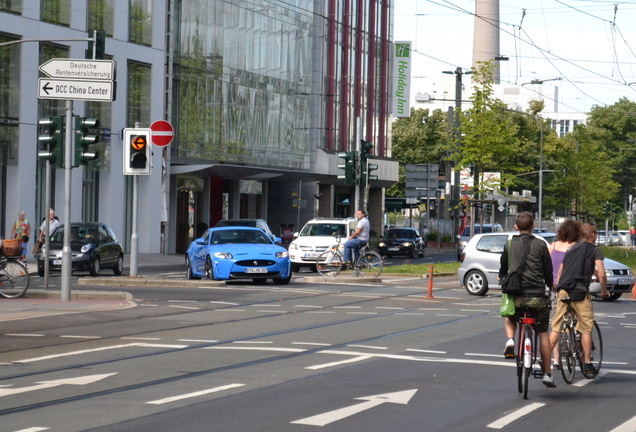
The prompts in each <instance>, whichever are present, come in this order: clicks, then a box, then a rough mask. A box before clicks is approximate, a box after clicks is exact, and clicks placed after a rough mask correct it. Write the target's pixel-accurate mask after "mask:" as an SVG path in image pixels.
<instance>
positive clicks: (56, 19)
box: [40, 0, 71, 26]
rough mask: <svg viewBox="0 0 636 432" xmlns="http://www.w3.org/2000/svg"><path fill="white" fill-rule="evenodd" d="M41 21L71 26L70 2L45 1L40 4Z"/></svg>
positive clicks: (69, 0) (61, 0) (60, 0)
mask: <svg viewBox="0 0 636 432" xmlns="http://www.w3.org/2000/svg"><path fill="white" fill-rule="evenodd" d="M40 14H41V15H42V21H46V22H50V23H53V24H60V25H64V26H69V25H70V24H71V0H46V1H41V2H40Z"/></svg>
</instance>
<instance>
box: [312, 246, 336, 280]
mask: <svg viewBox="0 0 636 432" xmlns="http://www.w3.org/2000/svg"><path fill="white" fill-rule="evenodd" d="M316 269H317V270H318V273H320V275H321V276H338V274H339V273H340V271H341V270H342V255H340V252H338V251H333V250H328V251H324V252H323V253H321V254H320V256H318V261H316Z"/></svg>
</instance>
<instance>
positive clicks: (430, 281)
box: [425, 264, 435, 299]
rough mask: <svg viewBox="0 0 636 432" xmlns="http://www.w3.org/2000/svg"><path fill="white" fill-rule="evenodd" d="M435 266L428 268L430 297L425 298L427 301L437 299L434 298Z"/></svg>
mask: <svg viewBox="0 0 636 432" xmlns="http://www.w3.org/2000/svg"><path fill="white" fill-rule="evenodd" d="M434 267H435V266H434V265H433V264H431V265H429V266H428V295H427V296H426V297H425V298H427V299H432V298H435V297H433V268H434Z"/></svg>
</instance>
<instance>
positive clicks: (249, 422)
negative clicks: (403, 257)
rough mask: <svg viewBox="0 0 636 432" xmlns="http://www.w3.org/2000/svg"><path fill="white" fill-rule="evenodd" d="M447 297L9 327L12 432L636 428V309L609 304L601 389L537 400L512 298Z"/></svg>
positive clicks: (146, 301)
mask: <svg viewBox="0 0 636 432" xmlns="http://www.w3.org/2000/svg"><path fill="white" fill-rule="evenodd" d="M175 280H176V279H175ZM434 286H435V290H434V295H433V297H434V298H427V281H425V280H422V279H405V278H395V279H387V280H385V281H384V282H383V283H382V284H351V283H347V284H308V283H294V282H292V283H291V284H290V285H288V286H277V285H273V284H267V285H260V286H256V285H251V284H248V283H236V284H230V285H227V286H209V287H205V286H200V287H180V286H178V285H177V284H175V286H172V287H131V288H130V291H131V292H132V294H133V297H134V299H135V301H136V302H137V304H138V307H136V308H132V309H125V310H118V311H108V312H99V313H85V314H74V315H66V316H56V317H48V318H46V319H38V320H23V321H13V322H0V352H1V356H0V425H1V426H0V429H1V430H2V431H3V432H5V431H24V430H29V431H40V430H42V431H43V430H52V431H56V430H57V431H66V432H72V431H87V430H95V431H153V432H156V431H157V430H161V431H172V430H175V431H176V430H179V431H181V430H187V431H210V430H214V431H237V430H242V431H313V430H316V429H317V428H320V429H319V430H329V431H348V432H351V431H360V432H362V431H365V432H367V431H371V432H375V431H389V430H390V431H438V430H444V431H475V430H491V429H499V430H515V431H519V430H535V429H537V428H542V429H546V430H594V431H613V432H618V431H626V430H631V431H633V430H636V426H635V425H636V417H634V416H635V414H634V413H633V412H632V405H633V403H632V401H633V390H632V389H633V386H634V382H635V381H636V377H635V376H634V374H635V372H634V365H636V352H634V350H633V349H632V347H631V341H632V340H633V338H634V337H633V334H634V333H633V332H634V331H635V329H636V313H634V312H633V305H634V303H633V302H632V301H630V300H628V299H620V300H619V301H617V302H601V301H595V303H594V306H595V310H596V313H597V320H598V321H599V322H600V323H601V327H602V331H603V337H604V342H605V356H604V365H603V369H602V372H603V373H602V374H601V376H599V377H598V378H596V379H595V380H585V379H584V378H582V375H581V374H580V372H579V373H577V381H576V382H575V384H574V385H567V384H565V383H564V382H563V379H562V378H561V377H560V376H559V375H556V382H557V388H556V389H548V388H545V387H544V386H543V385H542V384H541V382H540V380H533V382H531V383H530V391H529V395H530V399H529V400H523V399H522V398H521V396H520V395H519V393H518V392H517V385H516V372H515V368H514V367H513V366H514V362H510V361H506V360H504V359H503V355H502V349H503V343H504V340H505V338H504V335H503V329H502V320H501V318H500V317H499V316H498V309H499V302H500V298H499V297H498V296H497V295H496V294H494V293H493V295H492V296H487V297H483V298H481V297H472V296H469V295H468V294H467V293H466V292H465V291H464V290H462V289H461V288H460V287H459V286H458V283H457V281H456V279H455V278H450V277H449V278H438V279H436V280H435V282H434ZM621 425H622V427H623V429H621Z"/></svg>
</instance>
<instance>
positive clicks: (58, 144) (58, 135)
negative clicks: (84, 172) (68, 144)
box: [38, 117, 64, 166]
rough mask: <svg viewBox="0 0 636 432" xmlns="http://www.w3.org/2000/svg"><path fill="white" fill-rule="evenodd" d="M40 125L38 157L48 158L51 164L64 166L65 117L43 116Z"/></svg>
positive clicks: (39, 121)
mask: <svg viewBox="0 0 636 432" xmlns="http://www.w3.org/2000/svg"><path fill="white" fill-rule="evenodd" d="M38 126H39V128H40V131H39V133H38V146H39V148H38V159H41V160H47V161H49V164H51V165H57V166H64V118H63V117H47V118H41V119H39V120H38Z"/></svg>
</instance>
